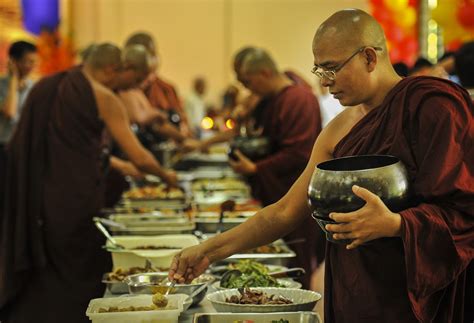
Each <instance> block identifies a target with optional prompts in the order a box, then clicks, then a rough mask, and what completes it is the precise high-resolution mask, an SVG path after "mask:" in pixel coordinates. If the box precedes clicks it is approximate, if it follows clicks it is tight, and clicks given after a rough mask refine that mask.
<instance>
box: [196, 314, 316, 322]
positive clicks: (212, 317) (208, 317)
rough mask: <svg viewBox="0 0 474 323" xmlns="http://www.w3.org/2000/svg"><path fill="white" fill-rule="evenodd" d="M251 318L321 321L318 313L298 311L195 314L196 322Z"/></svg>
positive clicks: (251, 319) (261, 319)
mask: <svg viewBox="0 0 474 323" xmlns="http://www.w3.org/2000/svg"><path fill="white" fill-rule="evenodd" d="M245 320H250V321H252V322H253V323H272V322H278V323H279V322H285V320H286V321H288V322H289V323H321V322H322V321H321V318H320V316H319V314H318V313H314V312H296V313H197V314H195V315H194V320H193V322H194V323H234V322H240V321H245Z"/></svg>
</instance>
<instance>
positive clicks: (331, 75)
mask: <svg viewBox="0 0 474 323" xmlns="http://www.w3.org/2000/svg"><path fill="white" fill-rule="evenodd" d="M367 48H373V49H374V50H376V51H377V50H382V47H374V46H362V47H361V48H359V49H358V50H356V51H355V52H354V53H353V54H352V55H351V56H349V58H347V59H346V60H345V61H344V62H342V63H341V64H339V65H338V66H336V67H335V68H333V69H330V70H325V69H324V68H323V67H321V66H318V65H315V66H313V68H312V69H311V73H313V74H314V75H316V76H317V77H319V78H320V79H323V78H326V79H328V80H330V81H334V80H336V73H337V72H339V71H340V70H341V69H342V68H343V67H344V66H346V64H347V63H349V62H350V60H351V59H352V58H354V57H355V56H356V55H357V54H359V53H362V52H363V51H364V50H366V49H367Z"/></svg>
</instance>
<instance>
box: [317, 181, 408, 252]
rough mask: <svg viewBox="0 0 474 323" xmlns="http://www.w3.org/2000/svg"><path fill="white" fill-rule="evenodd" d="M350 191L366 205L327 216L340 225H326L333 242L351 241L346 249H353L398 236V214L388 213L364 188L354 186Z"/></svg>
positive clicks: (383, 205) (380, 201) (379, 200)
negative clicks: (347, 211) (375, 240)
mask: <svg viewBox="0 0 474 323" xmlns="http://www.w3.org/2000/svg"><path fill="white" fill-rule="evenodd" d="M352 191H353V192H354V194H355V195H357V196H358V197H360V198H361V199H363V200H364V201H365V202H366V204H365V205H364V206H363V207H361V208H360V209H358V210H356V211H353V212H349V213H331V214H330V215H329V217H330V218H331V219H333V220H334V221H336V222H338V223H340V224H328V225H326V229H327V230H328V231H330V232H332V233H333V238H334V239H335V240H342V239H352V242H351V243H350V244H349V245H347V249H354V248H356V247H358V246H360V245H361V244H363V243H364V242H368V241H371V240H374V239H378V238H384V237H396V236H400V227H401V216H400V214H398V213H393V212H392V211H390V210H389V209H388V207H387V206H386V205H385V204H384V203H383V202H382V200H381V199H380V198H379V197H378V196H377V195H375V194H374V193H372V192H370V191H369V190H367V189H365V188H362V187H359V186H357V185H354V186H353V187H352Z"/></svg>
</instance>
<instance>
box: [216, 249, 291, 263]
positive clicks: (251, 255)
mask: <svg viewBox="0 0 474 323" xmlns="http://www.w3.org/2000/svg"><path fill="white" fill-rule="evenodd" d="M281 248H282V249H283V251H284V252H280V253H238V254H235V255H232V256H230V257H228V258H226V259H225V260H235V259H261V260H267V259H286V258H293V257H296V254H295V252H294V251H293V250H291V249H290V248H288V247H287V246H281Z"/></svg>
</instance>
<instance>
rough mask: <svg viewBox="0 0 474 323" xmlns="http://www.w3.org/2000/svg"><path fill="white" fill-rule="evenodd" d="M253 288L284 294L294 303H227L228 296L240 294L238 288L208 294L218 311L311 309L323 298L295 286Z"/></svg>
mask: <svg viewBox="0 0 474 323" xmlns="http://www.w3.org/2000/svg"><path fill="white" fill-rule="evenodd" d="M251 290H258V291H263V292H264V293H266V294H268V295H276V296H283V297H285V298H288V299H290V300H292V301H293V304H278V305H273V304H272V305H253V304H233V303H227V302H226V301H225V300H226V298H229V297H231V296H232V295H240V293H239V291H238V289H229V290H224V291H218V292H214V293H211V294H209V295H207V299H208V300H209V301H210V302H211V304H212V306H214V308H215V309H216V311H217V312H231V313H272V312H298V311H311V310H313V308H314V306H315V305H316V303H317V302H318V301H319V300H320V299H321V295H320V294H319V293H316V292H313V291H309V290H302V289H294V288H274V287H267V288H263V287H257V288H251Z"/></svg>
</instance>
